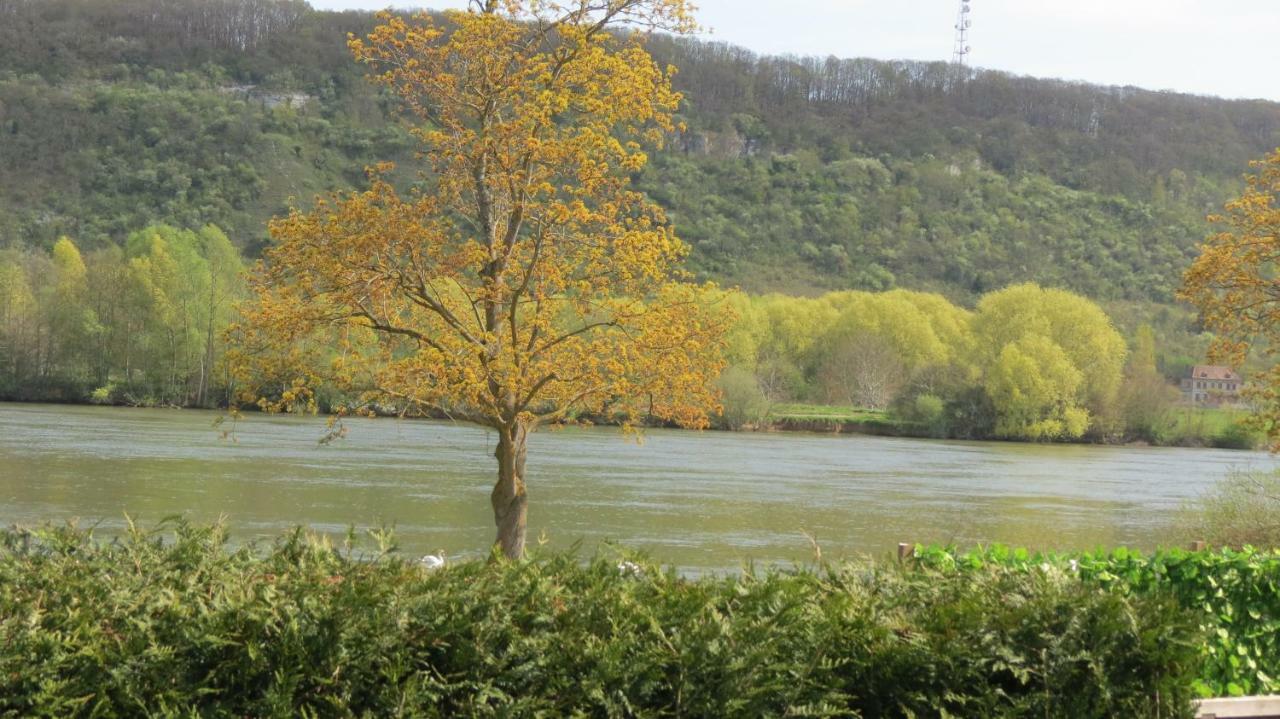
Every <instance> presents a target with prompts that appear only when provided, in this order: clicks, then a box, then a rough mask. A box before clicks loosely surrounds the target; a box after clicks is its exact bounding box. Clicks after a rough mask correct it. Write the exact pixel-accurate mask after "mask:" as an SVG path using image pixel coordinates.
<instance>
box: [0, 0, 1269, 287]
mask: <svg viewBox="0 0 1280 719" xmlns="http://www.w3.org/2000/svg"><path fill="white" fill-rule="evenodd" d="M371 23H372V18H371V16H370V15H368V14H365V13H354V12H347V13H331V12H318V11H314V10H312V9H310V8H309V7H308V6H307V5H306V4H305V3H302V2H294V1H288V0H126V1H122V2H112V3H104V2H98V1H95V0H0V246H4V245H9V246H41V247H46V248H47V247H49V246H51V245H52V243H53V241H54V240H55V239H56V238H57V237H58V236H59V235H62V234H68V235H71V236H73V237H75V238H76V239H77V241H78V242H79V243H80V244H81V245H82V246H83V247H86V248H94V247H100V246H104V245H106V244H107V243H112V242H114V243H120V242H123V240H124V237H125V236H126V235H127V233H128V232H130V231H132V230H136V229H139V228H141V227H144V226H146V225H148V224H150V223H154V222H168V223H171V224H176V225H180V226H188V227H195V226H199V225H202V224H204V223H214V224H216V225H218V226H220V227H223V228H225V229H226V230H227V231H228V234H229V235H230V236H231V237H232V239H233V241H235V242H236V243H237V244H239V245H241V246H242V247H247V248H249V249H250V251H251V252H252V251H253V248H254V247H256V246H259V244H260V243H261V242H263V241H264V234H265V230H264V228H263V223H264V221H265V220H266V219H267V218H268V217H270V216H272V215H273V214H277V213H279V212H281V211H283V210H284V208H285V207H287V206H288V204H289V202H290V198H297V199H298V200H299V201H301V202H306V201H307V200H308V198H309V197H310V196H311V195H312V194H314V193H316V192H321V191H324V190H327V189H331V188H339V187H346V186H350V185H352V184H354V183H357V182H358V181H359V180H360V168H361V167H362V166H364V165H365V164H368V163H370V162H373V161H375V160H380V159H388V158H389V159H397V160H402V161H403V160H408V159H411V156H412V151H413V146H412V143H411V142H410V141H409V139H408V137H407V135H406V133H404V132H403V130H401V129H400V128H399V127H398V126H397V124H396V123H395V121H394V120H391V119H389V117H388V111H389V103H388V102H387V101H386V99H385V98H383V97H382V96H380V95H379V93H378V92H377V91H376V90H375V89H374V88H373V87H371V86H370V85H369V84H368V83H365V82H364V81H363V80H362V78H361V70H360V68H358V67H356V66H355V65H354V64H353V63H352V62H350V60H349V59H348V57H347V53H346V50H345V46H344V40H345V36H346V33H347V32H355V33H360V32H362V31H363V30H364V29H366V28H367V27H368V26H369V25H370V24H371ZM649 44H650V49H651V51H652V52H653V54H654V55H655V56H656V57H657V58H658V59H659V60H660V61H661V62H664V63H671V64H673V65H675V66H677V67H678V68H679V74H678V75H677V77H676V82H677V85H678V87H679V88H680V89H681V90H682V91H683V92H684V93H685V94H686V97H687V105H686V108H685V120H686V122H687V125H688V129H687V131H686V132H684V133H683V134H681V135H680V136H678V137H675V138H672V141H671V143H670V144H669V146H668V147H667V149H665V150H664V151H662V152H660V153H657V154H656V155H655V156H654V158H653V161H652V163H651V164H650V166H649V167H648V168H646V170H645V171H644V172H643V173H642V174H641V175H640V176H639V177H637V178H636V179H637V181H638V184H639V185H640V186H641V187H642V188H643V189H645V190H646V191H647V192H649V193H650V194H651V195H652V196H653V197H654V198H655V199H656V200H658V201H659V202H660V203H662V204H663V205H664V206H666V207H667V208H668V209H669V210H670V212H671V215H672V217H673V218H674V219H675V221H676V223H677V229H678V231H679V232H680V233H681V235H682V236H683V237H684V238H685V239H686V240H687V241H689V243H690V244H691V245H692V246H693V256H692V258H691V263H692V265H693V267H694V269H695V270H697V271H698V272H699V273H701V274H703V275H706V276H709V277H712V278H715V279H718V280H722V281H726V282H729V283H736V284H742V285H743V286H744V287H746V288H748V289H752V290H771V289H779V290H787V291H791V292H800V293H812V292H816V291H819V290H827V289H843V288H866V289H884V288H889V287H895V286H902V287H909V288H916V289H934V290H940V291H943V292H944V293H946V294H948V295H950V296H952V297H955V298H957V299H962V300H966V299H971V298H972V297H974V296H976V295H977V294H979V293H981V292H984V291H986V290H989V289H992V288H996V287H1000V286H1003V285H1005V284H1008V283H1011V282H1017V281H1025V280H1034V281H1038V282H1041V283H1044V284H1049V285H1057V286H1065V287H1069V288H1071V289H1074V290H1077V291H1080V292H1083V293H1086V294H1089V295H1092V296H1094V297H1098V298H1102V299H1141V300H1156V301H1165V300H1168V299H1169V298H1170V296H1171V292H1172V288H1173V286H1174V285H1175V283H1176V281H1177V278H1178V276H1179V274H1180V272H1181V270H1182V268H1183V267H1184V266H1185V265H1186V264H1187V263H1188V262H1189V260H1190V258H1191V257H1192V253H1193V251H1194V245H1195V243H1196V242H1197V241H1198V240H1199V239H1200V238H1201V237H1202V236H1203V235H1204V233H1205V231H1206V227H1207V226H1206V224H1205V222H1204V220H1203V217H1204V215H1205V214H1206V212H1209V211H1212V210H1213V209H1214V208H1216V207H1218V206H1219V205H1220V204H1221V203H1222V201H1223V200H1224V199H1226V198H1227V197H1229V196H1230V195H1231V194H1232V193H1233V192H1234V191H1235V190H1236V189H1237V188H1238V186H1239V184H1240V181H1239V177H1240V175H1241V174H1242V173H1243V172H1244V170H1245V169H1246V164H1247V162H1248V161H1249V160H1250V159H1251V158H1254V157H1257V156H1259V155H1261V154H1262V153H1263V152H1265V151H1267V150H1269V149H1273V148H1275V147H1276V146H1277V145H1280V105H1277V104H1275V103H1267V102H1261V101H1258V102H1245V101H1225V100H1219V99H1214V98H1203V97H1193V96H1186V95H1178V94H1173V93H1156V92H1148V91H1144V90H1138V89H1134V88H1106V87H1095V86H1090V85H1083V84H1075V83H1064V82H1060V81H1056V80H1039V79H1033V78H1024V77H1015V76H1011V75H1008V74H1005V73H998V72H987V71H964V72H962V73H958V72H957V71H956V70H955V68H952V67H949V66H947V65H945V64H942V63H936V64H921V63H904V62H894V63H889V62H879V61H875V60H835V59H829V60H824V59H810V58H786V57H782V58H780V57H764V56H757V55H754V54H752V53H750V52H748V51H746V50H743V49H741V48H736V47H732V46H728V45H724V44H719V43H706V42H699V41H692V40H676V39H672V38H668V37H661V36H659V37H654V38H651V39H650V40H649ZM405 177H406V178H407V177H411V175H409V173H408V172H406V173H405Z"/></svg>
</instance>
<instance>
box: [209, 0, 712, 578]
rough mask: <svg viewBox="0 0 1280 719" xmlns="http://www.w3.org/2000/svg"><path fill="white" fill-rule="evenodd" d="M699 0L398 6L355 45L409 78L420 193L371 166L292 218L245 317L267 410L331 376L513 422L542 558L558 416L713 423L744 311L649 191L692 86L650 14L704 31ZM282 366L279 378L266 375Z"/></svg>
mask: <svg viewBox="0 0 1280 719" xmlns="http://www.w3.org/2000/svg"><path fill="white" fill-rule="evenodd" d="M689 10H690V8H689V6H688V5H687V4H686V0H563V1H558V0H503V1H501V2H499V1H498V0H486V1H485V2H473V3H472V7H471V8H470V9H469V10H468V11H465V12H464V11H454V12H446V13H444V14H443V16H442V17H441V19H439V20H437V19H433V18H432V17H431V16H429V15H426V14H420V15H417V16H415V17H413V18H411V19H406V18H403V17H399V16H393V15H390V14H385V13H384V14H382V15H380V20H381V24H380V25H379V26H378V27H376V28H375V29H374V30H373V31H372V33H370V34H369V35H368V36H367V37H366V38H364V39H355V38H353V39H351V41H350V43H349V44H350V47H351V50H352V53H353V54H354V56H355V59H356V60H357V61H358V62H360V63H363V64H366V65H368V66H369V67H371V68H373V69H374V70H375V73H376V74H375V75H374V78H375V79H376V81H378V82H380V83H381V84H383V85H384V86H385V87H386V88H387V89H388V90H389V91H391V92H392V93H394V95H395V96H396V97H398V98H399V100H400V101H401V104H402V106H403V109H404V110H405V112H406V117H407V118H408V121H409V124H410V126H411V129H412V132H413V134H414V135H415V136H416V137H417V139H418V140H419V141H420V142H421V151H420V153H419V157H420V159H421V160H422V161H423V163H424V167H422V168H421V172H420V176H419V181H418V182H417V184H416V185H415V189H413V190H411V191H407V192H402V191H398V190H397V189H396V187H394V186H393V184H392V182H391V181H390V179H388V178H389V176H388V175H387V174H386V173H387V171H388V170H389V166H387V165H383V166H379V167H376V168H372V169H371V171H370V185H369V187H368V189H367V190H365V191H362V192H358V193H350V194H338V195H333V196H329V197H327V198H320V199H318V200H317V201H316V204H315V206H314V207H313V208H312V209H310V210H307V211H303V210H298V209H295V210H293V211H292V212H291V213H290V214H289V215H288V216H287V217H285V218H280V219H277V220H274V221H273V222H272V223H271V225H270V230H271V234H272V237H273V239H274V245H273V246H272V247H271V248H270V249H269V251H268V252H267V253H266V257H265V263H264V265H263V267H262V269H261V270H260V271H259V272H258V273H257V276H256V277H255V279H254V289H255V291H256V299H255V300H254V301H253V303H252V304H251V305H250V306H249V307H248V308H246V317H245V319H244V321H243V322H242V323H241V324H240V325H239V326H238V327H237V328H236V329H235V330H234V333H235V334H236V335H237V338H238V343H239V350H238V352H237V355H236V358H235V359H236V360H237V361H238V363H239V365H240V367H241V372H240V374H241V376H242V377H247V376H248V372H252V373H254V374H255V375H256V376H257V377H258V378H259V379H262V378H265V379H267V380H269V382H270V383H271V385H272V386H273V387H274V388H275V389H274V390H273V391H274V392H275V394H269V395H266V397H265V398H264V397H259V398H258V401H259V403H260V404H262V406H264V407H266V408H268V409H279V408H281V407H284V406H286V405H297V404H308V405H311V406H312V407H314V405H315V391H316V389H317V387H319V386H323V385H330V386H333V387H336V388H339V389H340V390H344V391H345V392H346V396H348V397H353V398H357V399H355V400H353V401H352V402H351V404H350V405H349V406H347V407H344V408H341V409H340V411H352V410H358V409H361V408H367V407H369V406H371V405H372V404H373V403H378V404H380V405H382V406H391V407H394V408H395V409H396V410H397V411H399V412H402V413H405V414H410V415H412V414H422V413H443V414H446V415H448V416H451V417H455V418H459V419H464V420H469V421H473V422H477V423H479V424H482V425H485V426H488V427H491V428H493V429H494V430H495V431H496V434H497V443H496V444H497V447H496V450H495V452H494V454H495V457H496V458H497V464H498V468H497V469H498V472H497V474H498V478H497V482H496V483H495V485H494V487H493V492H492V495H491V501H492V506H493V513H494V520H495V522H496V524H497V528H498V531H497V543H498V545H499V546H500V547H501V550H502V551H503V552H504V553H505V554H506V555H507V556H508V557H513V558H514V557H518V556H520V555H521V554H523V551H524V544H525V526H526V507H527V503H528V501H527V494H526V486H525V447H526V440H527V437H528V435H529V434H530V433H531V432H532V431H534V429H535V428H537V427H538V426H539V425H543V424H546V423H554V422H563V421H567V420H572V419H574V418H575V417H581V416H590V417H603V418H607V419H609V420H611V421H618V422H621V423H623V424H627V423H631V422H633V421H635V420H636V419H638V418H640V417H644V416H648V417H656V418H660V419H661V420H665V421H669V422H674V423H678V424H680V425H683V426H689V427H699V426H703V425H705V423H706V422H707V413H708V410H710V409H712V408H713V407H714V405H715V402H716V396H715V392H714V390H713V389H712V382H713V380H714V378H715V377H716V375H717V374H718V373H719V371H720V369H721V368H722V365H723V362H722V359H721V345H722V335H723V333H724V330H725V325H726V323H727V322H726V318H722V317H721V316H720V312H718V311H717V310H716V309H715V307H714V305H712V304H709V303H708V302H707V300H706V297H708V296H709V295H710V290H711V288H709V287H707V286H695V285H693V284H691V283H688V282H686V281H685V280H686V278H685V276H684V275H683V273H682V272H681V270H680V269H679V267H680V262H681V261H682V259H683V257H684V256H685V254H686V247H685V245H684V244H682V243H681V242H680V241H679V240H678V239H677V238H676V236H675V235H674V233H673V231H672V229H671V227H670V226H669V224H668V222H667V221H666V218H665V217H664V215H663V213H662V211H661V209H660V208H659V207H657V206H656V205H654V204H653V203H651V202H650V201H649V200H648V199H647V198H645V197H644V196H643V195H642V194H640V193H638V192H636V191H635V190H633V189H632V188H631V185H630V177H631V175H632V174H634V173H636V172H637V171H638V170H640V169H641V167H643V166H644V164H645V162H646V155H645V152H644V149H643V148H644V147H646V146H653V145H657V144H659V143H661V142H662V140H663V137H664V135H666V134H667V133H670V132H671V131H673V130H674V129H675V123H674V122H673V114H674V113H675V112H676V109H677V106H678V103H679V102H680V96H679V94H677V93H676V92H674V91H673V90H672V88H671V74H672V72H673V70H672V69H670V68H666V69H664V68H661V67H659V66H658V65H657V64H655V62H654V61H653V60H652V58H651V57H650V56H649V55H648V53H647V52H646V51H645V50H644V48H643V45H642V40H643V37H642V36H641V35H640V33H639V32H637V31H638V30H640V29H643V30H648V29H663V30H668V31H676V32H680V31H687V30H689V29H690V28H691V27H692V21H691V18H690V16H689ZM259 386H261V385H259Z"/></svg>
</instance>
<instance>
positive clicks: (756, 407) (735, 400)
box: [714, 366, 769, 429]
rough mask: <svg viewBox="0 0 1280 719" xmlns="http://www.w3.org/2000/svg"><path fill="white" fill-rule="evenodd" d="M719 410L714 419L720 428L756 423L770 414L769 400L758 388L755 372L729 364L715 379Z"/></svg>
mask: <svg viewBox="0 0 1280 719" xmlns="http://www.w3.org/2000/svg"><path fill="white" fill-rule="evenodd" d="M716 384H717V386H718V387H719V389H720V392H721V397H720V402H721V410H720V414H719V415H717V416H716V417H715V418H714V419H715V423H716V426H718V427H720V428H721V429H743V428H744V427H748V426H753V425H758V424H760V423H761V422H762V421H764V418H765V416H766V415H768V414H769V399H768V398H767V397H765V394H764V391H763V390H761V389H760V382H759V380H757V379H756V375H755V373H754V372H752V371H751V370H749V369H745V368H743V367H738V366H734V367H729V368H728V369H726V370H725V371H724V373H723V374H721V375H720V378H719V380H718V381H717V382H716Z"/></svg>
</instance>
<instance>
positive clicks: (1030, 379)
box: [971, 283, 1127, 439]
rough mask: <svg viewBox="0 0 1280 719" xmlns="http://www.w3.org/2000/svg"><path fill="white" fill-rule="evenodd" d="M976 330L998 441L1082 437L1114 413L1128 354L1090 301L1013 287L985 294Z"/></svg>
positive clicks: (1064, 293) (974, 323) (978, 355)
mask: <svg viewBox="0 0 1280 719" xmlns="http://www.w3.org/2000/svg"><path fill="white" fill-rule="evenodd" d="M971 326H972V329H973V342H974V345H973V347H974V349H973V353H974V355H973V356H974V364H975V365H976V366H977V367H978V368H979V370H980V371H981V372H982V375H983V379H982V381H983V384H984V386H985V388H986V391H987V394H988V396H989V397H990V398H991V400H992V402H993V404H994V410H995V412H996V415H997V432H998V433H999V434H1001V435H1004V436H1007V437H1027V438H1031V439H1053V438H1059V437H1063V438H1072V437H1079V436H1080V435H1081V434H1083V433H1084V432H1085V430H1086V429H1088V428H1089V427H1090V423H1091V422H1092V421H1093V420H1094V419H1095V418H1098V417H1110V416H1112V415H1113V414H1114V410H1115V405H1116V401H1117V395H1118V392H1119V389H1120V383H1121V381H1122V379H1123V369H1124V365H1125V357H1126V354H1127V349H1126V347H1125V343H1124V338H1123V337H1121V336H1120V333H1119V332H1117V331H1116V330H1115V327H1114V326H1112V324H1111V319H1110V318H1109V317H1107V315H1106V313H1105V312H1103V311H1102V309H1101V308H1100V307H1098V306H1097V305H1096V304H1094V303H1093V302H1091V301H1089V300H1088V299H1086V298H1084V297H1081V296H1079V295H1076V294H1073V293H1071V292H1067V291H1065V290H1056V289H1044V288H1041V287H1039V286H1037V285H1035V284H1030V283H1028V284H1022V285H1014V286H1012V287H1007V288H1005V289H1003V290H999V291H996V292H992V293H989V294H987V295H984V296H983V297H982V299H981V300H980V301H979V302H978V308H977V312H975V313H974V316H973V321H972V324H971ZM1019 375H1022V376H1019Z"/></svg>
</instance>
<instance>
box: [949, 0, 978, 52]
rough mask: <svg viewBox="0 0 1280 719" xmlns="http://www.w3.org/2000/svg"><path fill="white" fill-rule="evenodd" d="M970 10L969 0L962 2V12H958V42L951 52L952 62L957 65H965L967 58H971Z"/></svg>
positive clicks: (971, 22) (962, 0) (971, 23)
mask: <svg viewBox="0 0 1280 719" xmlns="http://www.w3.org/2000/svg"><path fill="white" fill-rule="evenodd" d="M969 10H970V7H969V0H960V10H959V11H957V12H956V42H955V45H954V46H953V48H952V50H951V62H953V63H955V64H956V65H963V64H965V58H967V57H969V50H970V48H969V28H970V26H972V25H973V21H972V20H970V19H969Z"/></svg>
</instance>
